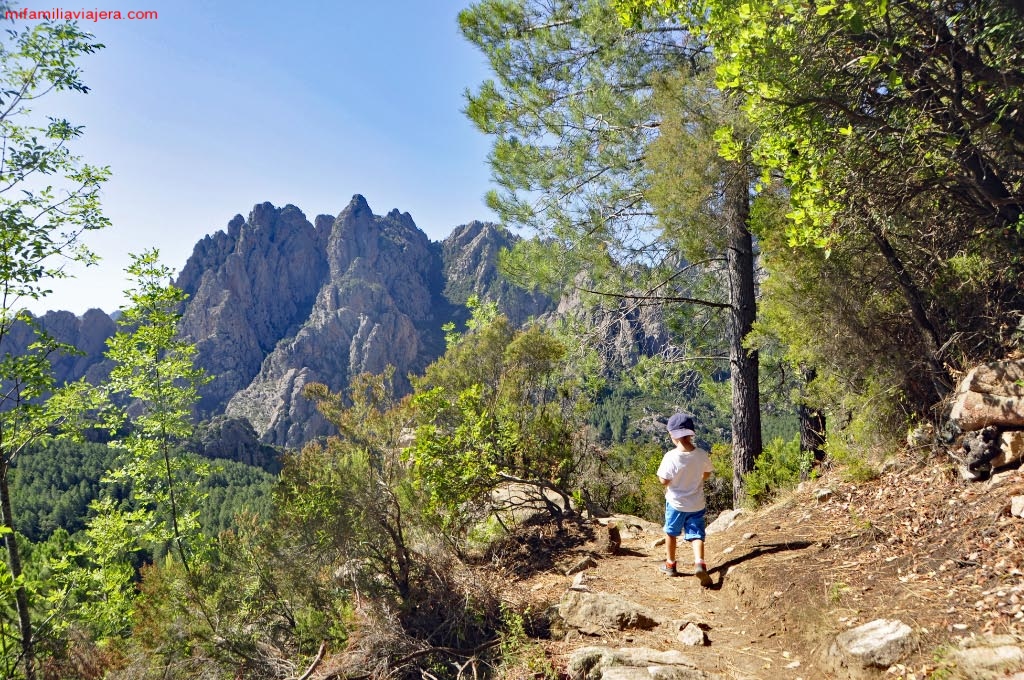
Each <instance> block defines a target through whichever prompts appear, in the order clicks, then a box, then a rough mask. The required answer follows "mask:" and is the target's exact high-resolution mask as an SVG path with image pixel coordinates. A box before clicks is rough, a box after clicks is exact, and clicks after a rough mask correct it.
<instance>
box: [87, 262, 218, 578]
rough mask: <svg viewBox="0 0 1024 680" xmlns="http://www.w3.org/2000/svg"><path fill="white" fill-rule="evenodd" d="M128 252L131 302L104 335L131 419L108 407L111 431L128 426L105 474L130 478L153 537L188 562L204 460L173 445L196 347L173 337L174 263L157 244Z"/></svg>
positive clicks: (189, 398) (190, 390)
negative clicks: (164, 259)
mask: <svg viewBox="0 0 1024 680" xmlns="http://www.w3.org/2000/svg"><path fill="white" fill-rule="evenodd" d="M132 259H133V261H132V264H131V265H129V267H128V269H127V271H128V273H129V274H130V275H131V276H132V277H134V279H135V288H133V289H132V290H130V291H128V293H129V298H130V301H131V305H130V306H129V307H128V308H126V309H124V310H122V314H121V317H120V319H119V320H118V324H119V325H120V326H121V328H122V329H123V330H121V331H119V332H118V333H116V334H115V335H114V336H113V337H112V338H110V339H108V340H107V345H108V350H107V357H108V358H109V359H111V360H112V361H113V362H114V367H113V369H111V372H110V378H109V381H108V383H107V389H108V390H109V391H110V392H111V393H112V394H113V395H116V396H120V397H121V398H122V399H124V400H130V401H129V403H130V404H131V416H130V418H129V415H128V413H127V410H126V409H111V411H110V412H109V414H108V417H107V422H108V424H109V426H110V428H111V431H112V432H116V431H118V430H121V429H122V428H124V424H125V423H126V422H127V421H129V419H130V423H131V426H130V429H129V432H128V435H127V436H126V438H125V439H124V440H123V441H120V440H114V441H113V442H112V443H111V445H112V446H115V447H119V448H123V449H124V451H125V455H124V456H122V457H121V459H120V461H119V462H120V466H119V467H118V468H115V469H113V470H111V472H110V474H109V475H108V479H109V480H111V481H113V482H117V483H130V484H131V487H132V496H133V499H134V501H135V504H136V507H137V508H138V509H141V510H143V511H145V512H147V513H149V517H150V519H149V522H150V523H151V524H152V527H151V530H152V531H153V532H154V533H153V534H152V535H151V538H152V540H153V542H155V543H156V544H158V545H160V544H164V545H167V546H173V549H174V550H175V551H176V552H177V555H178V557H179V558H180V559H181V561H182V562H183V563H184V564H185V566H186V569H187V567H188V562H189V554H190V553H194V552H196V551H201V549H202V547H201V545H202V540H201V538H200V531H199V523H198V517H199V505H200V503H201V502H202V497H201V494H200V492H199V489H198V484H197V483H196V481H195V480H196V479H197V478H201V477H203V476H205V473H206V471H207V469H208V467H207V465H206V464H205V463H203V462H201V461H199V460H198V459H196V458H192V457H188V456H181V455H175V453H176V444H178V443H179V442H181V441H184V440H187V439H188V437H189V436H190V435H191V434H192V430H193V424H192V410H193V407H194V406H195V404H196V402H197V401H198V387H199V385H201V384H202V383H203V382H205V381H206V377H205V376H204V374H203V371H202V370H201V369H198V368H196V367H195V366H194V364H193V357H194V355H195V347H194V346H193V345H192V344H190V343H188V342H187V341H185V340H182V339H181V338H179V337H178V328H177V323H178V319H179V318H180V316H181V314H180V312H179V311H178V310H179V309H180V305H181V303H182V302H183V301H184V300H185V297H186V296H185V293H184V292H183V291H181V290H180V289H178V288H175V287H174V286H172V285H170V284H169V283H168V282H169V280H170V276H171V270H170V269H169V268H167V267H165V266H163V265H160V264H159V253H158V252H157V251H155V250H153V251H147V252H145V253H143V254H142V255H134V256H133V258H132Z"/></svg>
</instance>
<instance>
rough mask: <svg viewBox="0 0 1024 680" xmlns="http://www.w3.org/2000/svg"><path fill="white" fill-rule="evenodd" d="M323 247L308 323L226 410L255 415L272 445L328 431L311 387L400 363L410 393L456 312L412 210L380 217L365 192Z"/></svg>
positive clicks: (401, 380) (400, 380) (337, 386)
mask: <svg viewBox="0 0 1024 680" xmlns="http://www.w3.org/2000/svg"><path fill="white" fill-rule="evenodd" d="M324 244H325V247H324V250H323V256H324V258H325V262H326V268H327V271H326V276H325V277H323V278H322V279H321V282H320V286H319V290H318V291H317V293H316V296H315V299H314V301H313V303H312V305H311V307H310V309H309V311H308V313H307V314H306V317H305V319H304V320H303V321H302V322H301V323H300V324H299V325H298V327H297V329H296V332H295V333H294V334H290V335H289V336H288V337H284V338H282V339H281V340H279V341H278V343H277V344H276V346H275V347H274V348H273V350H272V351H270V353H269V354H268V355H267V357H266V359H265V360H264V361H263V364H262V367H261V369H260V371H259V374H258V375H256V376H255V378H254V379H253V380H252V381H251V382H250V384H249V385H248V386H247V387H245V388H244V389H242V390H241V391H238V392H237V393H235V394H234V396H232V397H231V399H230V401H229V402H228V404H227V409H226V412H227V414H228V415H230V416H233V417H243V418H246V419H248V420H249V421H250V422H251V423H252V424H253V427H255V428H256V431H257V432H258V433H260V435H261V437H262V438H263V439H264V441H268V442H272V443H275V444H281V445H286V446H298V445H300V444H302V443H303V442H305V441H309V440H310V439H311V438H313V437H315V436H318V435H321V434H325V433H326V432H327V431H328V428H327V426H326V423H325V422H324V421H323V419H322V418H320V417H319V415H317V414H316V413H315V410H314V409H313V407H312V404H311V403H310V402H309V401H307V400H306V399H305V398H303V397H302V388H303V387H304V386H305V385H306V384H308V383H310V382H322V383H324V384H326V385H327V386H328V387H329V388H331V390H334V391H338V390H341V389H343V388H344V387H345V386H346V385H347V384H348V381H349V379H350V378H351V377H352V376H354V375H356V374H358V373H362V372H374V373H376V372H380V371H382V370H384V369H385V367H387V366H388V365H392V366H395V367H396V372H395V375H396V387H397V388H398V389H399V390H400V391H402V390H405V389H407V388H408V382H407V381H406V378H405V376H406V374H407V373H409V372H410V371H413V372H415V371H420V370H422V369H423V368H424V367H425V366H426V365H427V364H428V363H429V362H430V361H432V360H433V359H434V358H436V357H437V356H438V355H439V354H440V353H441V351H442V349H443V338H442V334H441V324H443V323H444V322H445V321H447V319H448V318H449V317H450V315H451V309H450V305H449V304H448V302H447V301H446V300H445V299H444V297H443V296H442V294H441V291H442V289H443V282H442V278H441V270H442V265H441V260H440V257H439V254H438V250H437V248H436V247H435V246H434V245H433V244H432V243H431V242H430V240H429V239H428V238H427V236H426V235H425V234H424V233H423V232H422V231H420V230H419V229H418V228H417V227H416V224H415V223H414V222H413V220H412V217H411V216H410V215H409V214H408V213H399V212H398V211H397V210H393V211H391V212H390V213H388V214H387V215H386V216H384V217H379V216H377V215H374V214H373V212H372V211H371V210H370V207H369V206H368V205H367V203H366V200H365V199H364V198H363V197H362V196H358V195H357V196H355V197H353V199H352V201H351V203H349V205H348V207H347V208H345V210H344V211H342V213H341V214H340V215H338V218H337V219H336V220H334V223H333V224H332V225H331V229H330V233H329V234H328V235H327V237H326V239H325V241H324Z"/></svg>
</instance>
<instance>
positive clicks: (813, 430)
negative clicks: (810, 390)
mask: <svg viewBox="0 0 1024 680" xmlns="http://www.w3.org/2000/svg"><path fill="white" fill-rule="evenodd" d="M817 377H818V371H817V370H816V369H813V368H808V369H804V371H803V379H804V387H805V388H806V386H807V385H810V384H811V382H813V381H814V379H815V378H817ZM796 413H797V417H798V418H799V419H800V452H801V453H805V454H806V453H809V454H811V456H812V457H813V459H814V462H815V463H820V462H822V461H823V460H825V414H824V413H822V412H821V411H819V410H818V409H815V408H811V407H810V406H808V405H807V404H805V403H804V401H803V399H801V401H800V403H799V404H797V407H796ZM809 473H810V470H809V469H808V470H802V471H801V474H800V476H801V478H802V479H807V477H808V474H809Z"/></svg>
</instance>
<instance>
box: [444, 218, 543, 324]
mask: <svg viewBox="0 0 1024 680" xmlns="http://www.w3.org/2000/svg"><path fill="white" fill-rule="evenodd" d="M517 240H518V239H517V237H515V236H513V235H512V234H510V233H509V232H508V231H507V230H505V229H503V228H502V227H501V226H499V225H496V224H491V223H488V222H477V221H473V222H470V223H469V224H464V225H462V226H459V227H456V228H455V230H454V231H453V232H452V233H451V235H450V236H449V237H448V238H446V239H445V240H444V242H443V243H442V245H441V249H442V257H443V259H444V278H445V290H444V293H445V297H447V298H448V300H449V302H451V303H452V304H454V305H456V307H457V310H458V311H457V314H461V315H460V316H459V317H458V320H460V321H462V320H464V317H465V314H464V313H462V309H463V308H464V305H465V304H466V300H468V299H469V296H470V295H474V294H475V295H478V296H479V297H480V298H481V299H485V300H491V301H495V302H497V303H498V307H499V308H501V310H502V311H503V312H504V313H505V315H506V316H507V317H508V318H509V320H510V321H512V323H514V324H516V325H519V324H522V323H524V322H525V321H526V320H528V319H530V318H532V317H538V316H540V315H541V314H543V313H544V312H546V311H548V310H550V309H551V308H552V307H553V306H554V305H553V302H552V301H551V299H550V298H548V297H547V296H546V295H542V294H540V293H529V292H527V291H524V290H522V289H521V288H517V287H516V286H513V285H512V284H510V283H509V282H508V281H507V280H506V279H505V278H503V277H502V276H501V275H500V274H499V273H498V253H499V252H501V250H502V249H505V248H511V247H512V246H513V245H515V242H516V241H517Z"/></svg>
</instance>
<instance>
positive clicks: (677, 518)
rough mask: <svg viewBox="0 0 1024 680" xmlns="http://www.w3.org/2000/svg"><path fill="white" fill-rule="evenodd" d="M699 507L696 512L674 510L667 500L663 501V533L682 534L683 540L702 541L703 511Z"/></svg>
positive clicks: (703, 509) (670, 534)
mask: <svg viewBox="0 0 1024 680" xmlns="http://www.w3.org/2000/svg"><path fill="white" fill-rule="evenodd" d="M705 510H706V508H701V509H700V510H697V511H696V512H682V511H680V510H676V509H675V508H673V507H672V506H671V505H669V503H668V501H665V533H666V534H668V535H669V536H678V535H679V534H683V530H684V529H685V530H686V533H685V534H683V540H686V541H703V540H704V512H705Z"/></svg>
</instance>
